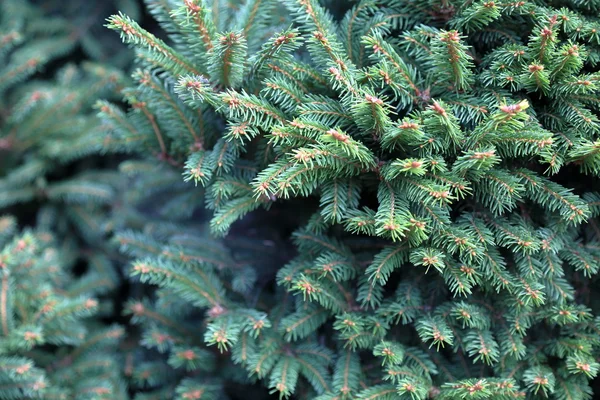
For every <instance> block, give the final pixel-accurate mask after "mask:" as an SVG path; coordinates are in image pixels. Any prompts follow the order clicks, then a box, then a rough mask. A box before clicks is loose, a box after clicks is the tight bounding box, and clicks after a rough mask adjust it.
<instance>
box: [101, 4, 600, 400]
mask: <svg viewBox="0 0 600 400" xmlns="http://www.w3.org/2000/svg"><path fill="white" fill-rule="evenodd" d="M227 3H228V2H226V1H225V2H223V4H227ZM234 3H236V4H237V2H234ZM339 3H340V2H336V10H337V11H340V9H341V10H342V14H340V13H339V12H338V13H337V14H336V18H334V16H333V14H331V13H330V12H329V11H328V8H327V6H328V4H329V3H327V2H325V3H322V4H320V3H319V2H317V1H314V0H297V1H294V0H288V1H285V2H282V3H281V2H274V1H273V2H271V1H248V2H241V3H240V4H242V5H241V6H240V7H232V8H231V9H232V10H233V11H228V12H225V13H224V12H223V10H226V9H227V8H226V7H224V8H220V7H216V6H214V5H209V4H208V3H205V2H203V1H201V0H186V1H185V2H183V4H182V3H175V2H164V3H160V4H159V3H152V5H151V6H150V8H149V9H150V11H151V12H152V13H153V15H154V17H155V18H156V19H157V21H158V22H159V24H160V25H161V27H162V28H163V29H164V30H165V31H166V32H167V34H168V37H169V39H170V42H169V43H170V44H167V43H166V42H164V41H162V40H160V39H158V38H157V37H156V36H154V35H153V34H151V33H149V32H147V31H145V30H144V29H143V28H142V27H140V26H139V25H138V24H137V23H136V22H135V21H133V20H132V19H130V18H129V17H127V16H126V15H123V14H120V15H115V16H113V17H111V18H109V20H108V27H109V28H111V29H113V30H115V31H117V32H119V33H120V35H121V37H122V38H123V40H124V42H126V43H129V44H131V45H132V46H133V47H134V48H135V51H136V55H137V61H138V68H139V69H138V70H137V71H136V72H135V73H134V75H133V77H134V79H135V80H136V81H137V82H136V83H137V85H136V86H134V87H131V88H129V89H127V90H126V91H125V98H126V100H127V101H128V102H129V103H130V105H131V110H130V111H129V112H127V113H123V112H122V111H120V110H119V108H118V107H115V106H114V105H111V104H110V103H108V102H101V103H99V104H98V106H97V107H98V108H99V110H100V115H101V117H102V118H103V119H104V121H105V123H107V124H110V125H111V126H112V129H113V131H112V133H111V135H110V136H109V139H108V140H107V142H108V148H109V149H111V150H113V151H131V152H136V153H138V154H140V155H142V156H145V157H147V156H148V155H153V157H155V158H158V159H162V160H166V161H168V163H169V164H171V165H172V166H173V167H174V168H175V169H177V168H182V167H183V170H184V173H183V178H184V180H185V181H193V182H194V183H195V185H196V186H200V188H197V189H194V188H189V190H190V191H193V190H196V192H197V193H203V194H204V198H205V206H206V207H207V208H209V209H212V210H214V214H213V217H212V219H211V221H210V226H211V232H212V234H214V235H217V236H223V235H226V234H227V233H228V232H230V230H231V229H232V224H234V223H235V222H236V221H239V220H240V219H242V218H243V217H244V216H246V215H247V214H248V213H251V212H255V210H257V209H259V208H265V209H267V210H269V209H270V208H271V207H272V206H273V205H274V203H276V204H277V205H279V204H281V207H283V208H284V210H286V211H285V212H287V213H295V212H296V211H295V209H294V206H293V205H292V204H294V203H290V199H293V198H305V197H308V198H312V197H316V198H318V199H320V201H319V204H318V206H317V207H315V209H314V213H313V214H312V217H310V218H307V219H306V220H304V221H302V219H301V218H298V220H297V222H296V224H297V226H298V229H297V230H296V232H295V233H294V235H293V238H294V242H295V244H296V247H297V250H298V256H297V257H295V258H294V259H293V260H291V261H290V262H288V263H287V264H286V265H285V266H282V267H281V268H279V269H278V271H277V273H276V283H277V285H276V288H274V289H273V290H267V291H265V290H262V289H261V288H264V286H263V284H261V282H260V281H256V282H250V283H248V284H245V285H246V286H244V291H242V293H252V296H250V297H248V298H246V299H244V296H242V297H241V298H240V297H239V296H237V295H236V294H235V292H236V282H235V280H233V281H229V280H228V279H227V278H225V277H226V276H229V275H228V274H232V276H234V277H235V278H237V277H238V273H237V272H235V271H236V267H235V265H236V264H235V262H231V261H229V262H224V261H223V260H222V259H221V258H219V257H215V256H211V254H212V252H213V251H214V250H215V249H216V246H212V245H211V246H209V249H206V250H202V251H200V252H198V253H194V252H192V248H189V249H188V248H186V246H181V247H179V251H174V250H171V244H170V243H169V242H168V240H169V236H167V237H165V240H166V241H162V242H156V241H155V240H154V239H152V238H150V237H145V236H139V235H137V234H131V233H122V234H120V235H119V236H118V238H119V240H120V241H121V242H122V243H125V245H124V247H123V248H124V250H126V251H127V252H128V253H130V254H132V255H134V258H135V259H136V261H134V262H133V266H132V275H133V276H136V277H138V278H139V279H140V280H141V281H142V282H145V283H150V284H152V285H155V286H158V287H160V289H159V290H158V292H157V293H158V294H157V299H156V300H155V301H154V303H152V302H149V303H147V305H146V303H134V304H133V305H132V310H133V309H134V308H137V309H139V310H140V312H141V310H145V309H146V307H158V308H159V309H162V310H163V311H161V312H162V314H161V315H169V316H172V317H174V318H176V320H177V321H179V322H170V324H171V323H173V324H175V326H177V327H181V326H183V323H184V322H185V323H189V322H191V321H195V319H193V318H192V317H191V316H190V315H188V314H187V313H186V315H180V314H179V313H177V312H175V310H174V309H177V310H179V309H181V306H180V303H181V302H183V303H186V304H187V305H188V306H187V307H193V308H194V309H196V310H197V312H200V313H205V316H204V318H205V319H204V324H205V325H206V327H205V330H204V332H203V339H204V340H203V342H204V343H199V344H198V346H199V347H198V348H197V349H198V350H194V354H196V352H197V357H198V359H199V360H200V363H199V365H202V366H206V365H208V364H209V363H208V362H203V361H202V360H204V358H203V357H205V356H204V354H205V352H206V350H203V349H204V346H208V348H211V346H214V347H217V348H218V349H219V350H220V352H221V353H223V354H224V356H225V358H227V357H229V358H230V359H231V360H232V361H233V363H234V364H235V365H238V366H239V367H240V368H241V369H245V370H246V372H245V373H243V372H238V373H235V374H234V373H231V374H230V373H225V372H220V373H219V374H218V375H219V376H221V377H222V378H224V377H230V378H231V379H236V380H237V379H238V378H241V379H242V381H243V380H244V379H247V377H249V378H251V379H260V380H261V381H262V382H263V384H264V385H266V386H267V387H268V388H269V389H270V391H271V393H275V394H278V395H279V396H280V397H290V396H292V395H294V396H295V397H297V398H317V396H318V398H319V399H346V398H348V399H349V398H358V399H392V398H410V399H425V398H428V397H431V398H439V399H457V398H486V399H487V398H489V399H501V398H514V397H523V396H528V397H529V396H538V395H540V396H541V395H543V396H548V397H551V398H555V399H559V400H565V399H587V398H590V396H591V389H590V387H589V386H588V381H589V380H590V379H591V378H593V377H595V376H596V371H597V368H598V364H597V361H596V359H597V357H598V354H599V353H598V350H599V349H598V343H600V342H599V340H600V336H598V327H599V326H600V325H598V324H599V320H598V318H597V317H596V316H595V314H596V313H595V303H594V302H593V301H592V300H591V298H590V297H589V296H588V295H586V294H585V293H588V291H590V290H592V289H591V288H592V286H591V285H593V282H594V279H595V274H596V272H597V270H598V268H599V267H600V253H599V248H598V246H599V239H600V238H599V237H598V229H597V227H598V219H597V218H598V211H599V208H598V198H599V197H598V194H597V193H595V192H593V190H592V189H593V187H594V185H597V184H598V174H599V172H600V158H599V156H598V155H599V154H600V152H599V149H600V142H599V135H598V130H599V128H600V125H599V123H598V116H597V112H598V101H597V99H598V94H599V93H598V91H599V89H598V79H599V75H598V68H597V64H598V61H599V60H598V55H599V54H600V53H599V50H600V46H599V45H600V42H598V29H600V26H599V25H598V18H597V12H598V9H599V8H600V3H598V2H597V1H587V2H575V1H565V2H550V1H548V2H544V1H522V2H491V1H425V0H423V1H402V0H397V1H396V0H395V1H377V0H363V1H359V2H356V3H352V4H347V7H348V9H347V10H344V6H340V4H339ZM330 5H332V6H333V2H331V4H330ZM249 10H250V11H249ZM247 15H249V16H250V18H243V17H242V16H247ZM255 15H260V16H264V17H265V18H256V19H253V16H255ZM259 20H260V22H259ZM261 39H262V40H261ZM261 43H262V45H261ZM180 204H181V206H182V207H184V202H183V200H182V202H181V203H180ZM187 204H188V205H187V207H188V209H191V208H192V207H193V206H195V205H197V200H196V199H194V200H193V202H192V201H191V200H190V202H189V203H187ZM286 204H288V208H285V207H286ZM304 204H312V203H310V202H308V203H304ZM234 230H235V225H234ZM133 241H135V242H136V243H137V242H139V243H138V244H136V245H135V246H133V247H132V246H131V244H130V242H133ZM228 241H229V239H228ZM200 242H201V240H200V239H198V240H197V241H194V243H195V244H196V245H198V246H199V243H200ZM231 244H232V247H233V248H235V241H233V242H232V243H231ZM147 247H150V248H152V249H153V250H146V248H147ZM156 249H161V250H160V251H157V250H156ZM189 254H193V255H192V256H190V255H189ZM175 255H177V257H178V258H174V257H173V256H175ZM254 266H255V269H256V270H258V269H260V268H261V265H260V264H259V263H254ZM242 276H243V274H242ZM235 278H234V279H235ZM265 279H269V278H265ZM229 283H231V288H229V287H228V284H229ZM167 294H168V295H167ZM174 299H178V300H177V301H175V300H174ZM152 304H154V305H152ZM163 304H165V305H167V304H168V307H173V308H172V309H169V308H167V309H165V308H164V307H165V306H164V305H163ZM165 310H170V311H168V312H167V311H165ZM138 320H140V321H141V322H142V324H144V321H143V318H141V317H138ZM165 325H166V323H162V322H155V323H152V324H148V325H147V327H146V331H145V332H146V333H145V335H146V337H149V336H151V335H153V334H154V333H155V331H154V329H157V328H155V327H156V326H162V329H165V330H168V329H169V327H168V326H165ZM177 335H179V333H177ZM169 337H171V336H169ZM175 337H176V336H175ZM193 339H196V340H198V339H199V336H198V335H193V336H192V337H189V338H187V339H186V343H187V344H188V345H191V341H192V340H193ZM144 343H145V344H148V343H151V344H152V346H151V347H156V348H159V349H160V348H161V346H162V348H163V349H166V348H167V347H169V348H170V350H169V354H170V356H169V361H170V363H171V364H172V366H173V367H175V368H176V369H177V368H180V369H181V366H182V365H184V360H183V359H178V357H180V356H178V354H179V355H181V354H184V353H182V351H183V350H186V349H187V348H181V347H179V344H178V343H179V341H178V340H175V339H173V344H171V345H170V346H164V344H163V343H156V342H152V341H150V340H149V339H148V340H146V341H145V342H144ZM185 354H188V353H185ZM189 354H191V353H189ZM194 359H196V358H194ZM222 359H223V356H220V357H219V360H222ZM186 365H187V367H188V368H190V369H191V370H196V368H199V365H197V366H196V367H194V366H192V365H191V363H188V364H186ZM199 375H202V373H200V372H199ZM165 376H166V375H165ZM190 385H191V384H190V383H189V381H188V380H185V379H184V380H183V381H181V383H180V386H179V387H180V388H183V389H179V390H180V393H182V392H181V391H183V392H184V393H187V394H188V395H189V396H188V397H187V398H200V395H198V396H197V397H194V393H196V394H198V393H201V392H202V393H203V389H201V388H197V389H196V388H195V387H193V390H197V391H192V392H189V391H187V392H186V390H189V388H192V386H190ZM207 390H208V389H207ZM198 391H199V392H198ZM183 398H186V397H185V396H183ZM202 398H204V397H202Z"/></svg>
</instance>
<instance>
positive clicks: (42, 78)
mask: <svg viewBox="0 0 600 400" xmlns="http://www.w3.org/2000/svg"><path fill="white" fill-rule="evenodd" d="M58 3H64V2H46V3H45V4H44V7H41V6H40V5H39V4H30V3H27V2H24V1H16V0H5V1H2V2H0V212H2V213H4V212H5V210H6V209H7V208H8V210H10V212H11V213H13V214H14V216H15V217H14V218H12V217H3V216H0V249H2V250H0V279H1V284H0V324H1V327H2V329H1V330H0V398H1V399H34V398H35V399H127V398H129V394H128V391H127V386H126V381H125V380H124V379H123V368H122V366H121V364H122V360H121V359H120V357H119V354H118V346H120V345H121V341H122V339H123V338H124V336H125V331H124V328H122V327H120V326H118V325H114V324H113V322H114V320H115V318H114V308H115V307H116V306H117V305H118V303H119V301H120V300H119V299H118V298H116V297H115V293H116V289H118V286H119V285H120V281H121V279H120V278H119V275H118V273H117V271H116V269H115V268H114V265H113V260H112V259H111V256H110V252H111V249H110V246H109V244H108V243H106V241H105V240H104V239H105V236H106V234H107V233H108V232H110V231H111V229H112V225H113V223H112V219H113V214H112V209H113V208H114V206H115V203H116V201H117V198H118V196H117V194H118V190H117V189H118V187H119V182H121V181H122V178H121V177H120V176H119V175H118V174H117V173H114V172H112V173H111V172H110V171H107V170H104V171H102V170H100V168H99V166H100V163H99V162H97V160H96V159H95V158H94V157H93V156H94V155H95V154H98V153H100V152H101V151H102V148H103V144H102V140H103V139H102V136H103V135H102V127H101V125H100V124H99V122H98V120H97V118H96V116H95V111H94V110H93V108H92V107H91V105H92V104H93V103H94V102H95V100H96V98H97V97H98V96H110V97H111V98H115V94H116V93H117V92H118V91H119V90H120V88H121V87H122V86H123V85H124V83H125V76H124V74H122V73H121V72H120V71H119V70H118V69H113V68H110V67H106V66H103V65H101V64H99V63H97V62H95V61H90V60H87V61H83V62H81V63H80V64H76V63H75V62H78V61H81V60H78V59H76V58H74V56H73V54H75V52H76V51H77V49H78V48H80V47H93V46H96V47H97V46H98V45H99V42H100V41H101V40H99V39H98V38H96V39H93V38H92V37H90V32H89V28H90V25H91V26H93V25H94V24H95V23H96V22H97V21H95V20H94V18H93V17H92V18H91V20H90V15H87V18H88V20H87V23H86V24H79V22H81V18H80V17H83V15H82V14H81V15H80V14H77V13H75V12H74V10H73V7H67V8H68V9H69V10H68V11H67V10H63V11H64V13H63V14H62V17H61V16H60V15H50V12H49V11H48V10H51V9H55V8H56V7H57V5H60V4H58ZM111 5H114V4H113V3H112V2H105V3H104V4H103V7H110V6H111ZM71 11H72V12H71ZM76 15H77V17H76ZM67 17H69V18H72V19H69V18H67ZM114 55H115V57H116V58H115V60H116V59H117V58H120V59H122V60H126V59H127V56H126V55H125V54H124V53H122V52H121V54H120V55H121V57H118V54H116V53H114ZM66 57H69V60H70V61H69V62H68V63H65V62H64V61H62V60H64V59H65V58H66ZM115 172H116V171H115ZM0 215H1V214H0ZM17 225H33V226H35V228H29V229H27V230H25V231H24V232H23V233H21V234H16V233H15V232H13V231H15V230H16V229H15V228H16V226H17Z"/></svg>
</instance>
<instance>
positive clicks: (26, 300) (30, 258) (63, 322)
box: [0, 216, 128, 400]
mask: <svg viewBox="0 0 600 400" xmlns="http://www.w3.org/2000/svg"><path fill="white" fill-rule="evenodd" d="M15 226H16V221H15V219H14V218H11V217H8V216H3V217H1V218H0V398H2V399H49V400H50V399H65V400H66V399H81V400H83V399H87V400H92V399H95V400H100V399H127V398H128V395H127V390H126V385H125V382H124V380H123V379H122V376H121V373H120V372H121V368H120V366H119V363H118V357H117V356H116V352H117V346H118V345H119V342H120V339H121V338H122V337H123V335H124V330H123V328H122V327H119V326H117V325H115V326H103V324H102V323H101V322H100V321H99V320H95V319H94V318H92V317H93V316H94V315H95V314H97V312H98V309H99V307H100V304H99V302H98V300H97V298H96V296H97V295H98V294H101V293H102V290H103V288H102V285H97V283H99V282H98V277H97V276H95V275H94V274H93V273H89V274H86V275H84V276H74V275H73V274H72V273H70V272H69V270H70V268H69V267H70V265H69V263H68V260H73V259H74V257H75V256H76V253H75V254H73V253H74V250H75V249H72V248H58V247H56V245H57V243H56V242H55V240H54V238H53V237H52V235H51V234H49V233H48V232H45V231H42V230H28V231H25V232H23V233H18V234H16V233H14V231H15Z"/></svg>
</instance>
